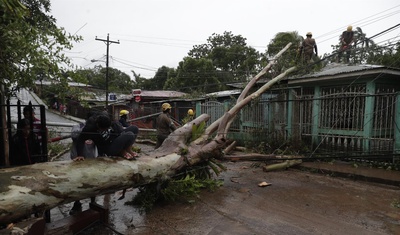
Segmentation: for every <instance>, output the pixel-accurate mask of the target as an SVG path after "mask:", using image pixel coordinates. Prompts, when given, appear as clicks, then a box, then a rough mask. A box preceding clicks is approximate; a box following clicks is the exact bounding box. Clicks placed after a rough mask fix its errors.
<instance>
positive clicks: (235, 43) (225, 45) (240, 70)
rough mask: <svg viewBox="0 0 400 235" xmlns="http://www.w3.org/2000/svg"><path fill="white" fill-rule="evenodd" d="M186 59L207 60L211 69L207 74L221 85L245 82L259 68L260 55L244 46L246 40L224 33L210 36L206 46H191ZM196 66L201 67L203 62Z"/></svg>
mask: <svg viewBox="0 0 400 235" xmlns="http://www.w3.org/2000/svg"><path fill="white" fill-rule="evenodd" d="M188 57H189V58H192V59H206V60H209V61H210V62H211V63H212V68H211V70H209V71H208V73H210V74H214V75H213V76H215V77H216V78H218V80H219V82H221V83H224V82H225V81H231V82H233V81H235V80H236V81H243V80H247V79H248V78H249V77H251V76H252V75H254V74H256V73H257V71H258V70H259V69H260V68H261V64H260V60H261V55H260V53H259V52H257V50H256V49H254V48H252V47H250V46H248V45H247V44H246V38H244V37H242V36H241V35H233V34H232V32H226V31H225V32H224V33H223V34H222V35H220V34H215V33H214V34H212V35H211V36H210V37H209V38H208V39H207V43H206V44H201V45H195V46H193V49H192V50H190V51H189V52H188ZM184 62H185V61H184ZM186 62H187V61H186ZM198 64H199V65H201V66H203V65H204V62H199V63H198ZM193 71H195V70H193ZM202 72H204V71H202ZM215 74H218V75H215ZM232 79H233V80H232Z"/></svg>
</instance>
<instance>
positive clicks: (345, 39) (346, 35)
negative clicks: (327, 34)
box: [337, 25, 354, 63]
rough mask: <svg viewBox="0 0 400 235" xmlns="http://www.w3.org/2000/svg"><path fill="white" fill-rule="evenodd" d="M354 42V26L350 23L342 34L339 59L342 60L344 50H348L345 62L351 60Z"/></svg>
mask: <svg viewBox="0 0 400 235" xmlns="http://www.w3.org/2000/svg"><path fill="white" fill-rule="evenodd" d="M353 42H354V32H353V27H352V26H351V25H349V26H348V27H347V29H346V31H343V33H342V35H341V36H340V48H339V54H338V61H337V62H340V60H341V57H342V55H343V52H346V57H345V62H346V63H349V62H350V53H351V44H352V43H353Z"/></svg>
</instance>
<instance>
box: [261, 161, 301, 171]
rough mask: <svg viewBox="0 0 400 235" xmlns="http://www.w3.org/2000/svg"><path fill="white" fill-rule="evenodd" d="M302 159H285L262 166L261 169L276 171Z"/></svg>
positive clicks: (294, 164) (296, 163) (297, 163)
mask: <svg viewBox="0 0 400 235" xmlns="http://www.w3.org/2000/svg"><path fill="white" fill-rule="evenodd" d="M302 162H303V161H302V160H286V161H284V162H281V163H276V164H271V165H268V166H264V167H263V171H267V172H268V171H277V170H286V169H287V168H289V167H292V166H296V165H299V164H301V163H302Z"/></svg>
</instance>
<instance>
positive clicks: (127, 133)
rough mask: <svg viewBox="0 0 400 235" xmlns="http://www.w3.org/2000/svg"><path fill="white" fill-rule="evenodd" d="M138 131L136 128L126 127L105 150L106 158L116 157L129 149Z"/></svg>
mask: <svg viewBox="0 0 400 235" xmlns="http://www.w3.org/2000/svg"><path fill="white" fill-rule="evenodd" d="M138 133H139V129H138V128H137V127H136V126H130V127H127V128H126V129H125V130H124V131H123V132H122V133H121V134H120V135H119V136H118V137H117V138H115V140H114V141H113V142H112V143H111V144H110V146H109V147H108V148H107V149H106V154H107V155H108V156H118V155H120V154H121V152H122V151H123V150H126V149H128V148H129V147H131V146H132V145H133V144H134V143H135V140H136V137H137V134H138Z"/></svg>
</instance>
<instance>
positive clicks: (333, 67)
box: [288, 63, 386, 80]
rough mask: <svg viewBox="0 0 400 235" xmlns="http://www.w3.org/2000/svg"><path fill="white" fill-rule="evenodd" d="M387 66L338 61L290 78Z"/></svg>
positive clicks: (321, 75) (320, 75)
mask: <svg viewBox="0 0 400 235" xmlns="http://www.w3.org/2000/svg"><path fill="white" fill-rule="evenodd" d="M382 68H386V67H385V66H381V65H369V64H362V65H346V64H338V63H331V64H328V65H327V66H326V67H324V68H323V69H322V70H321V71H319V72H315V73H310V74H306V75H303V76H300V77H299V76H292V77H289V78H288V79H289V80H291V79H300V78H316V77H323V76H332V75H338V74H344V73H351V72H359V71H363V70H364V71H367V70H374V69H382Z"/></svg>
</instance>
